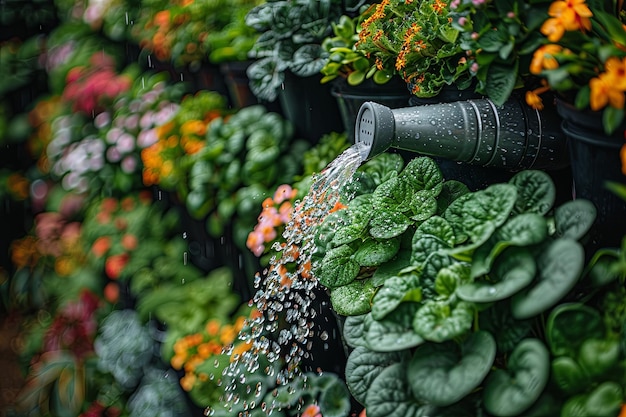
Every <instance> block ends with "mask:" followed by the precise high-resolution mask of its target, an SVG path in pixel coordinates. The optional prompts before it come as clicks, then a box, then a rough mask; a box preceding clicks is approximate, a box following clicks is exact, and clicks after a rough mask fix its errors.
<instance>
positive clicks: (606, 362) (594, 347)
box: [578, 338, 621, 376]
mask: <svg viewBox="0 0 626 417" xmlns="http://www.w3.org/2000/svg"><path fill="white" fill-rule="evenodd" d="M620 353H621V346H620V344H619V341H617V340H605V339H589V338H588V339H586V340H585V341H584V342H583V343H582V345H581V346H580V351H579V353H578V363H580V366H581V368H582V369H583V370H584V371H585V372H586V373H587V374H588V375H591V376H601V375H602V374H604V373H605V372H607V371H609V370H610V369H612V368H613V367H614V366H616V365H617V362H618V360H619V357H620Z"/></svg>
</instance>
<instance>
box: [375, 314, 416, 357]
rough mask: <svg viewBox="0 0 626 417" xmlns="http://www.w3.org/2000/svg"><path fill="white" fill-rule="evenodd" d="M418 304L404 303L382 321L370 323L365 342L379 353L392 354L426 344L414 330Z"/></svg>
mask: <svg viewBox="0 0 626 417" xmlns="http://www.w3.org/2000/svg"><path fill="white" fill-rule="evenodd" d="M417 308H419V304H417V303H404V304H401V305H400V306H398V308H397V309H396V310H394V311H393V312H391V313H390V314H389V315H387V316H386V317H385V318H384V319H382V320H372V321H371V322H369V323H368V326H367V330H366V333H365V340H366V341H367V343H368V345H369V348H370V349H371V350H375V351H377V352H392V351H396V350H404V349H408V348H411V347H415V346H418V345H420V344H421V343H423V342H424V339H423V338H422V337H421V336H419V335H418V334H416V333H415V332H414V331H413V328H412V320H413V316H414V315H415V311H416V310H417Z"/></svg>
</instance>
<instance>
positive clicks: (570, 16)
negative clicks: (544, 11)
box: [548, 0, 593, 31]
mask: <svg viewBox="0 0 626 417" xmlns="http://www.w3.org/2000/svg"><path fill="white" fill-rule="evenodd" d="M548 14H549V15H550V16H551V17H554V18H558V19H559V20H560V21H561V23H562V24H563V26H564V27H565V30H583V31H584V30H590V29H591V20H590V19H589V18H590V17H591V16H593V13H592V12H591V10H590V9H589V7H588V6H587V5H586V4H585V0H557V1H555V2H553V3H552V4H551V5H550V8H549V9H548Z"/></svg>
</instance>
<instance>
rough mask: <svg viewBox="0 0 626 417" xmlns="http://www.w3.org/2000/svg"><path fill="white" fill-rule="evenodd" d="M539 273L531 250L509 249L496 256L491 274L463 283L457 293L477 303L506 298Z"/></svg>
mask: <svg viewBox="0 0 626 417" xmlns="http://www.w3.org/2000/svg"><path fill="white" fill-rule="evenodd" d="M472 267H473V265H472ZM536 273H537V265H536V263H535V258H534V257H533V256H532V254H531V253H530V252H529V251H528V250H526V249H525V248H509V249H508V250H506V251H505V252H504V253H502V254H501V255H500V256H499V257H498V258H497V259H496V263H495V265H494V267H493V271H492V273H491V274H489V276H486V277H479V278H477V279H476V280H474V281H473V282H467V283H464V284H462V285H460V286H459V287H457V289H456V294H457V295H458V296H459V298H461V299H463V300H466V301H472V302H475V303H488V302H493V301H499V300H504V299H505V298H509V297H511V296H512V295H514V294H516V293H518V292H519V291H521V290H522V289H524V288H525V287H527V286H528V285H529V284H530V283H531V282H532V281H533V279H534V277H535V275H536Z"/></svg>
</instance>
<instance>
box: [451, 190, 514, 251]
mask: <svg viewBox="0 0 626 417" xmlns="http://www.w3.org/2000/svg"><path fill="white" fill-rule="evenodd" d="M516 199H517V188H516V187H515V186H514V185H512V184H493V185H490V186H489V187H487V188H486V189H484V190H481V191H476V192H473V193H469V194H464V195H462V196H461V197H459V198H458V199H456V200H455V201H453V202H452V204H450V206H449V207H448V208H447V209H446V211H445V213H444V215H443V217H444V218H445V219H446V220H448V222H450V225H451V226H452V228H453V230H454V235H455V236H456V238H457V243H462V242H463V241H465V240H466V239H467V238H469V239H471V241H472V242H478V241H481V242H484V241H485V240H486V239H487V238H488V237H489V236H486V235H490V233H492V232H493V230H495V228H496V227H499V226H500V225H502V224H503V223H504V222H505V221H506V220H507V219H508V218H509V215H510V213H511V211H512V209H513V206H514V205H515V201H516Z"/></svg>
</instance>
